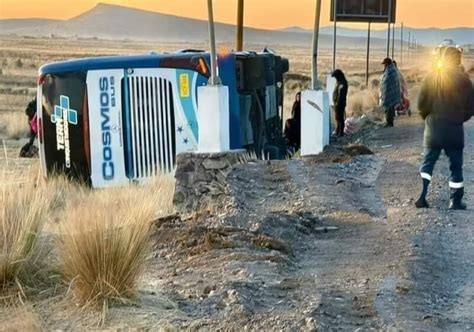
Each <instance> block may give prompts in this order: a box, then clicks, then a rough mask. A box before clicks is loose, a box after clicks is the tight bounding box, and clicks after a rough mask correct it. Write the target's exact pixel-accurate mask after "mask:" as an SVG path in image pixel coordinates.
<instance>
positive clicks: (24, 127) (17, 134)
mask: <svg viewBox="0 0 474 332" xmlns="http://www.w3.org/2000/svg"><path fill="white" fill-rule="evenodd" d="M2 127H3V128H2V130H5V131H6V134H7V137H9V138H12V139H20V138H25V137H28V134H29V132H30V129H29V127H28V118H27V117H26V115H24V113H20V112H14V113H9V114H8V115H6V116H5V117H4V123H3V124H2Z"/></svg>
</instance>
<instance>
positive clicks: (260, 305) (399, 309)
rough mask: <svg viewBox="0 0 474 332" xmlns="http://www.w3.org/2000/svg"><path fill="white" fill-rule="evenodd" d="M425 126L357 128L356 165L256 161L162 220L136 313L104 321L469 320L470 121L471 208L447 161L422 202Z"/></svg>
mask: <svg viewBox="0 0 474 332" xmlns="http://www.w3.org/2000/svg"><path fill="white" fill-rule="evenodd" d="M422 131H423V124H422V122H421V120H420V119H418V118H417V117H413V118H408V117H406V118H401V119H399V120H398V121H397V124H396V127H395V128H390V129H377V130H374V131H371V132H370V133H368V134H367V135H365V136H363V137H362V138H361V141H362V142H363V143H364V144H365V145H367V146H368V147H370V148H371V149H372V150H373V151H374V152H375V155H364V156H357V157H355V158H353V159H352V161H351V162H350V163H332V162H329V163H320V161H321V160H316V159H315V160H311V159H308V160H293V161H289V162H288V161H275V162H274V161H272V162H255V163H250V164H245V165H240V166H238V167H237V168H236V169H235V170H234V171H233V172H232V173H231V174H230V175H229V178H228V181H229V195H228V197H227V198H226V200H224V201H223V202H222V203H221V204H220V205H219V206H216V207H214V208H213V209H211V210H210V211H209V212H208V214H205V215H202V216H197V220H196V219H193V220H190V221H188V222H184V223H183V222H178V221H176V220H167V221H162V222H161V223H159V225H158V226H157V237H156V243H157V246H156V251H155V256H154V257H155V258H154V261H153V264H152V266H151V267H150V268H149V269H148V271H147V273H146V276H145V278H144V280H143V284H142V302H141V304H140V306H139V307H138V308H136V309H134V310H133V311H132V312H130V311H129V310H126V309H117V308H115V309H112V310H111V311H110V315H109V324H110V325H111V326H114V325H117V324H123V323H124V322H127V323H125V324H126V325H132V326H133V323H131V322H137V321H140V322H141V324H142V325H143V326H154V327H163V326H168V327H177V328H196V329H200V328H204V329H212V330H214V329H222V330H228V329H230V330H242V329H248V330H274V329H279V330H280V329H282V330H295V329H299V330H328V329H331V330H332V329H340V330H367V329H377V330H379V329H384V330H385V329H397V330H398V329H401V330H430V331H431V330H433V331H436V330H440V331H441V330H449V331H465V330H472V329H473V328H474V314H473V313H474V286H473V285H474V279H473V276H474V256H473V252H474V241H473V238H474V237H473V235H474V223H473V220H474V213H473V211H474V210H473V209H472V207H474V199H473V197H474V195H473V194H472V192H473V191H474V157H473V156H474V123H471V124H469V125H467V127H466V131H467V142H468V143H467V146H466V151H465V175H466V179H467V180H466V186H467V188H466V191H467V193H468V194H467V199H466V201H467V203H468V205H469V206H470V209H469V210H468V211H464V212H451V211H448V210H447V206H448V203H449V189H448V176H449V172H448V166H447V160H446V158H444V157H443V159H442V160H440V162H439V164H438V166H437V169H436V172H435V176H434V182H433V185H432V188H431V192H430V196H429V200H430V203H431V204H432V208H431V209H428V210H417V209H415V208H414V206H413V202H414V199H415V198H416V195H417V194H418V190H419V185H420V183H419V182H420V179H419V175H418V171H417V169H418V165H419V161H420V159H421V140H422Z"/></svg>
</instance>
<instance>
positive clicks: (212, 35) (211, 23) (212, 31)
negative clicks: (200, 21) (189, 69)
mask: <svg viewBox="0 0 474 332" xmlns="http://www.w3.org/2000/svg"><path fill="white" fill-rule="evenodd" d="M207 12H208V16H209V43H210V46H211V78H210V79H209V85H212V86H214V85H219V77H218V76H217V52H216V35H215V29H214V10H213V7H212V0H207Z"/></svg>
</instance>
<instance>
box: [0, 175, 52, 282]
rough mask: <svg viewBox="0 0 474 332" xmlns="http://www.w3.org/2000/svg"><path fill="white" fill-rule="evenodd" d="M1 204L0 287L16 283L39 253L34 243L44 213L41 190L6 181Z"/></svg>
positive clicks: (43, 218) (43, 197)
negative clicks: (9, 183)
mask: <svg viewBox="0 0 474 332" xmlns="http://www.w3.org/2000/svg"><path fill="white" fill-rule="evenodd" d="M2 189H3V190H2V194H1V201H0V203H1V204H0V206H1V207H2V208H1V209H2V210H1V218H0V219H1V220H0V290H2V291H4V290H6V289H7V288H8V287H9V286H10V285H11V284H13V283H16V284H19V281H21V279H23V278H25V277H26V276H27V275H28V274H29V272H30V271H29V268H30V267H33V266H34V265H35V264H36V263H37V261H38V258H39V257H40V252H41V251H40V250H38V247H37V243H38V237H39V233H40V232H41V229H42V227H43V225H44V221H45V219H46V213H47V206H48V204H47V201H46V199H45V195H44V193H43V192H42V191H41V190H33V189H30V187H28V186H25V187H18V186H16V185H15V186H14V185H8V184H7V185H5V184H4V187H3V188H2Z"/></svg>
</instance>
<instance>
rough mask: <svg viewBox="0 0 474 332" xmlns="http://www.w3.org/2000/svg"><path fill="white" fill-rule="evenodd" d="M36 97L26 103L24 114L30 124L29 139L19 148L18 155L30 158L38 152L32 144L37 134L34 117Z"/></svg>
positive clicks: (35, 118)
mask: <svg viewBox="0 0 474 332" xmlns="http://www.w3.org/2000/svg"><path fill="white" fill-rule="evenodd" d="M36 106H37V102H36V98H34V99H33V100H32V101H30V102H29V103H28V106H26V109H25V114H26V116H27V117H28V125H29V126H30V140H29V141H28V143H26V144H25V145H24V146H23V147H22V148H21V149H20V157H24V158H31V157H35V156H36V155H37V154H38V149H37V148H36V147H35V146H34V142H35V139H36V136H37V135H38V124H37V117H36Z"/></svg>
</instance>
